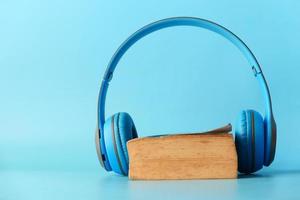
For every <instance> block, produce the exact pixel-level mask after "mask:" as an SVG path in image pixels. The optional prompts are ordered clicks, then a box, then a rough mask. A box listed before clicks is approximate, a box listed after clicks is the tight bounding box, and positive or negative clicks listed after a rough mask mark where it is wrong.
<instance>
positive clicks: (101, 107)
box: [97, 17, 273, 169]
mask: <svg viewBox="0 0 300 200" xmlns="http://www.w3.org/2000/svg"><path fill="white" fill-rule="evenodd" d="M173 26H194V27H200V28H204V29H208V30H210V31H212V32H215V33H218V34H220V35H221V36H223V37H225V38H226V39H228V40H229V41H230V42H231V43H233V44H234V45H235V46H236V47H238V49H239V50H240V51H241V52H242V53H243V55H244V56H245V57H246V58H247V60H248V62H249V63H250V66H251V68H252V70H253V73H254V76H255V77H256V78H257V79H258V81H259V83H260V87H261V89H262V93H263V97H264V103H265V112H266V118H267V119H268V120H267V121H269V122H270V123H271V121H272V120H269V119H273V114H272V104H271V96H270V92H269V88H268V85H267V82H266V80H265V78H264V75H263V73H262V70H261V68H260V65H259V64H258V62H257V60H256V58H255V56H254V54H253V53H252V52H251V50H250V49H249V48H248V47H247V45H246V44H245V43H244V42H243V41H242V40H241V39H240V38H239V37H238V36H236V35H235V34H234V33H232V32H231V31H229V30H228V29H226V28H225V27H223V26H221V25H219V24H216V23H214V22H211V21H208V20H205V19H200V18H194V17H174V18H167V19H163V20H159V21H156V22H153V23H151V24H149V25H146V26H144V27H143V28H141V29H139V30H138V31H136V32H135V33H133V34H132V35H131V36H130V37H129V38H127V40H126V41H124V42H123V43H122V44H121V46H120V47H119V48H118V50H117V51H116V52H115V54H114V55H113V57H112V58H111V60H110V62H109V64H108V67H107V69H106V71H105V74H104V77H103V80H102V83H101V87H100V92H99V99H98V115H97V117H98V120H97V121H98V130H100V133H99V138H103V135H101V134H103V126H104V122H105V99H106V93H107V89H108V85H109V82H110V81H111V80H112V76H113V72H114V70H115V68H116V66H117V64H118V63H119V61H120V59H121V58H122V56H123V55H124V54H125V53H126V51H127V50H128V49H129V48H130V47H131V46H132V45H133V44H134V43H136V42H137V41H138V40H140V39H141V38H143V37H144V36H146V35H148V34H150V33H152V32H155V31H157V30H160V29H164V28H168V27H173ZM104 146H105V144H104V140H103V139H101V140H100V150H101V152H103V153H104V154H106V152H105V151H106V150H105V148H104ZM104 166H105V168H106V169H110V166H108V165H107V164H105V162H104Z"/></svg>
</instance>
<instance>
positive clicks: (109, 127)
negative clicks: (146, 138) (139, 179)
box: [104, 113, 138, 175]
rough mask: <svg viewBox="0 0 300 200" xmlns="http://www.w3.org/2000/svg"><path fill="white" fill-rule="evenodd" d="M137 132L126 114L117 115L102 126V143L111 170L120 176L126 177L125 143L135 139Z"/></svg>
mask: <svg viewBox="0 0 300 200" xmlns="http://www.w3.org/2000/svg"><path fill="white" fill-rule="evenodd" d="M137 137H138V135H137V131H136V128H135V126H134V123H133V120H132V118H131V117H130V115H129V114H128V113H117V114H115V115H113V116H112V117H110V118H109V119H108V120H107V121H106V122H105V124H104V141H105V146H106V151H107V156H108V160H109V163H110V165H111V168H112V170H113V171H114V172H116V173H118V174H121V175H128V165H129V159H128V152H127V144H126V143H127V141H129V140H131V139H133V138H137Z"/></svg>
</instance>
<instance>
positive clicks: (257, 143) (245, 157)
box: [235, 110, 264, 174]
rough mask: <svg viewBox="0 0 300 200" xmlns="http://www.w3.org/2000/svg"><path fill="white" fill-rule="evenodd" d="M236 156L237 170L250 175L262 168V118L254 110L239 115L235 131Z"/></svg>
mask: <svg viewBox="0 0 300 200" xmlns="http://www.w3.org/2000/svg"><path fill="white" fill-rule="evenodd" d="M235 144H236V149H237V154H238V170H239V172H241V173H246V174H250V173H253V172H255V171H257V170H259V169H261V168H262V167H263V162H264V123H263V118H262V116H261V115H260V114H259V113H258V112H256V111H254V110H244V111H242V112H241V113H240V116H239V118H238V121H237V126H236V130H235Z"/></svg>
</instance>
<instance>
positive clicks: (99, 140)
mask: <svg viewBox="0 0 300 200" xmlns="http://www.w3.org/2000/svg"><path fill="white" fill-rule="evenodd" d="M173 26H195V27H200V28H204V29H208V30H210V31H212V32H215V33H218V34H220V35H221V36H223V37H225V38H226V39H228V40H229V41H230V42H232V43H233V44H234V45H235V46H236V47H238V49H239V50H240V51H241V52H242V53H243V55H244V56H245V57H246V58H247V60H248V62H249V64H250V66H251V68H252V70H253V72H254V76H255V78H256V79H257V80H258V82H259V85H260V87H261V91H262V94H263V97H264V104H265V116H264V117H262V116H261V115H260V114H259V113H258V112H256V111H254V110H243V111H242V112H241V113H240V115H239V118H238V120H237V125H236V127H235V144H236V149H237V154H238V170H239V172H241V173H246V174H249V173H253V172H255V171H257V170H259V169H261V168H262V167H263V165H264V166H269V165H270V164H271V163H272V162H273V160H274V157H275V149H276V123H275V120H274V117H273V112H272V104H271V96H270V92H269V88H268V85H267V82H266V80H265V78H264V75H263V72H262V70H261V67H260V66H259V64H258V62H257V60H256V58H255V57H254V55H253V53H252V52H251V51H250V49H249V48H248V47H247V46H246V44H245V43H244V42H243V41H242V40H241V39H240V38H238V37H237V36H236V35H235V34H233V33H232V32H231V31H229V30H228V29H226V28H224V27H223V26H220V25H218V24H216V23H214V22H211V21H208V20H204V19H200V18H193V17H174V18H167V19H163V20H160V21H157V22H154V23H151V24H149V25H147V26H144V27H143V28H141V29H139V30H138V31H136V32H135V33H133V34H132V35H131V36H130V37H129V38H127V40H126V41H124V42H123V43H122V44H121V46H120V47H119V48H118V50H117V51H116V52H115V54H114V55H113V57H112V58H111V60H110V62H109V64H108V67H107V69H106V72H105V74H104V77H103V80H102V83H101V87H100V92H99V98H98V114H97V128H96V148H97V155H98V158H99V161H100V164H101V165H102V167H103V168H104V169H105V170H106V171H114V172H116V173H118V174H121V175H128V169H129V167H128V166H129V158H128V152H127V146H126V143H127V141H128V140H131V139H133V138H137V137H138V134H137V131H136V128H135V125H134V123H133V120H132V118H131V117H130V115H129V114H128V113H117V114H114V115H113V116H111V117H110V118H108V119H107V120H106V121H105V98H106V93H107V89H108V85H109V82H110V81H111V79H112V76H113V72H114V70H115V68H116V66H117V64H118V62H119V61H120V59H121V57H122V56H123V55H124V54H125V53H126V51H127V50H128V49H129V48H130V47H131V46H132V45H133V44H134V43H135V42H137V41H138V40H139V39H141V38H143V37H144V36H146V35H148V34H150V33H152V32H155V31H157V30H160V29H164V28H168V27H173Z"/></svg>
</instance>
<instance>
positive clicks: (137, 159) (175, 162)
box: [127, 133, 237, 180]
mask: <svg viewBox="0 0 300 200" xmlns="http://www.w3.org/2000/svg"><path fill="white" fill-rule="evenodd" d="M127 148H128V153H129V160H130V162H129V178H130V179H133V180H170V179H221V178H222V179H227V178H236V177H237V154H236V149H235V144H234V141H233V137H232V134H229V133H218V134H216V133H207V134H177V135H166V136H158V137H144V138H137V139H133V140H130V141H129V142H128V143H127Z"/></svg>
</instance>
